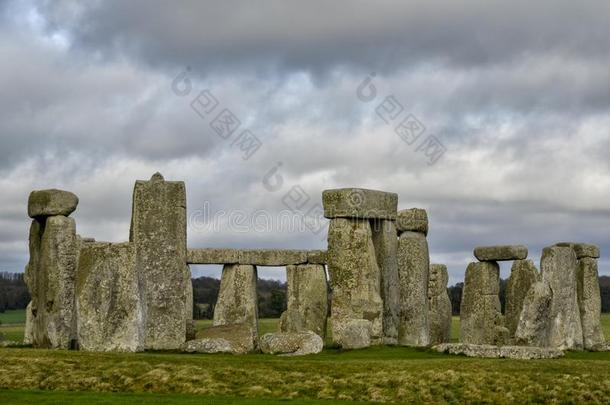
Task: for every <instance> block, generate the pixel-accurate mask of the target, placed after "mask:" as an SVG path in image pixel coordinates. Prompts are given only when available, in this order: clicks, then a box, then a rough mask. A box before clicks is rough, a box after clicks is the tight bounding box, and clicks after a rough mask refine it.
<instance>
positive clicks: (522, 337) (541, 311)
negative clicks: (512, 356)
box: [514, 281, 553, 347]
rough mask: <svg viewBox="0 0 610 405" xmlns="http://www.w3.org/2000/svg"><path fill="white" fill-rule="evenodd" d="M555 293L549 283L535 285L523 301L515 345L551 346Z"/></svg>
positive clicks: (540, 282)
mask: <svg viewBox="0 0 610 405" xmlns="http://www.w3.org/2000/svg"><path fill="white" fill-rule="evenodd" d="M552 300H553V292H552V291H551V287H550V286H549V283H548V282H547V281H538V282H536V283H534V284H533V285H532V286H531V287H530V289H529V291H528V292H527V294H526V295H525V299H524V300H523V309H522V310H521V315H520V316H519V322H518V324H517V330H516V331H515V339H514V340H515V343H516V344H518V345H523V346H538V347H548V346H549V329H550V322H551V301H552Z"/></svg>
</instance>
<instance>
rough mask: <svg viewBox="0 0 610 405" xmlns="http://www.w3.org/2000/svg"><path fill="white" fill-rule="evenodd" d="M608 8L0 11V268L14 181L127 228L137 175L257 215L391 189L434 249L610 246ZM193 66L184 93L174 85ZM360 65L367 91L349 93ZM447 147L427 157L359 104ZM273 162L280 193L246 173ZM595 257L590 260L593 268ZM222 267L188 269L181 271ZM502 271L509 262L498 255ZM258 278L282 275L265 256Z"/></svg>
mask: <svg viewBox="0 0 610 405" xmlns="http://www.w3.org/2000/svg"><path fill="white" fill-rule="evenodd" d="M609 9H610V5H609V4H608V3H607V2H601V1H599V2H594V1H585V2H578V3H576V2H568V1H559V2H557V1H555V2H550V1H543V2H535V3H531V2H522V1H517V2H510V3H490V2H483V1H468V2H460V3H456V2H442V3H438V2H389V1H381V2H375V3H371V2H364V1H338V2H332V3H328V2H318V1H313V2H292V1H269V2H264V3H260V2H237V1H223V2H199V1H192V2H189V1H187V2H181V3H180V6H176V4H173V3H169V2H162V1H146V2H144V1H130V2H120V1H94V2H73V1H53V2H51V1H48V2H36V3H34V2H27V1H26V2H16V1H6V2H2V3H0V34H1V35H0V55H1V57H2V60H3V63H2V64H0V88H2V96H1V97H0V107H1V108H0V173H1V176H0V187H1V188H2V190H3V192H2V193H0V269H1V270H8V271H22V269H23V266H24V265H25V262H26V259H27V242H26V239H27V231H28V219H27V217H26V215H25V211H26V207H25V204H26V201H27V195H28V193H29V191H30V190H32V189H40V188H48V187H58V188H66V189H69V190H71V191H73V192H75V193H76V194H78V195H79V197H80V200H81V204H80V207H79V209H78V211H77V213H76V214H75V216H76V219H77V221H78V222H77V223H78V227H79V233H81V234H83V235H86V236H94V237H96V238H98V239H101V240H111V241H121V240H125V239H127V238H128V231H129V217H130V206H131V191H132V187H133V182H134V181H135V180H136V179H147V178H149V177H150V175H151V174H152V173H154V172H156V171H161V172H162V173H163V174H164V176H165V177H166V178H167V179H179V180H185V181H186V183H187V191H188V204H189V215H190V216H191V217H192V216H194V215H196V214H197V212H198V210H200V209H201V208H202V207H203V206H204V205H206V204H207V206H208V207H210V209H211V210H212V211H213V212H216V213H217V212H218V211H222V210H225V211H231V210H241V211H243V212H244V213H245V215H246V216H247V217H250V218H251V217H252V216H254V215H256V214H257V213H259V212H261V210H264V212H266V213H267V214H268V215H269V217H271V218H275V217H277V216H278V215H279V214H280V213H281V211H282V210H284V209H285V208H286V207H285V206H284V204H283V203H282V197H283V196H284V195H285V194H286V193H287V192H288V191H289V190H290V189H291V188H292V187H294V186H300V187H301V188H302V189H303V190H304V191H306V192H307V193H308V194H309V195H310V197H311V202H310V205H313V204H316V203H319V202H320V199H321V192H322V190H324V189H326V188H332V187H345V186H358V187H368V188H375V189H382V190H389V191H394V192H397V193H398V194H399V197H400V207H401V208H408V207H412V206H419V207H422V208H426V209H427V210H428V211H429V215H430V219H431V231H430V246H431V254H432V260H433V261H436V262H445V263H447V264H448V267H449V271H450V274H451V282H457V281H461V279H462V277H463V273H464V269H465V267H466V264H467V263H468V261H469V260H471V259H472V248H473V247H474V246H475V245H481V244H495V243H525V244H528V245H529V247H530V252H531V254H530V256H531V257H533V258H536V257H537V256H538V255H539V252H540V250H541V249H542V247H543V246H545V245H548V244H550V243H553V242H556V241H559V240H567V239H575V240H580V241H586V242H591V243H596V244H599V245H600V246H601V248H602V255H605V254H606V252H610V235H609V233H608V232H607V230H608V229H610V209H609V208H608V205H607V201H608V200H609V199H610V191H609V190H610V175H609V171H610V167H609V166H610V163H609V162H608V159H607V156H608V153H610V134H609V131H608V128H610V115H609V114H608V111H610V108H609V107H610V69H608V66H609V65H610V60H609V58H610V56H608V55H610V25H608V24H607V16H608V15H609V14H610V13H609V11H610V10H609ZM187 66H188V67H189V68H190V70H189V71H188V78H189V80H191V84H192V91H191V93H190V94H189V95H187V96H183V97H180V96H177V95H175V94H174V93H173V92H172V82H173V81H174V78H175V77H176V76H177V75H178V74H180V73H181V72H183V71H184V70H185V68H186V67H187ZM371 72H375V78H374V81H373V84H374V85H375V88H376V90H377V97H376V98H375V100H374V101H372V102H369V103H365V102H362V101H361V100H359V99H358V97H357V96H356V90H357V88H358V86H359V85H360V84H361V83H362V81H363V80H364V79H365V78H366V77H367V75H369V74H370V73H371ZM203 89H209V90H210V91H211V92H212V93H213V94H214V96H215V97H216V98H217V99H218V100H219V102H220V103H221V105H222V106H223V107H226V108H229V109H230V110H231V111H232V112H233V113H234V114H235V115H236V116H237V117H239V119H240V121H241V122H242V124H243V127H244V128H248V129H250V130H251V131H252V133H253V134H255V135H256V136H257V137H258V138H259V139H260V140H261V141H262V143H263V145H262V147H261V148H260V150H258V151H257V152H256V154H254V155H253V156H252V157H251V158H250V159H248V160H243V159H242V154H241V153H240V151H239V150H238V149H236V148H235V147H232V146H231V143H230V142H228V141H225V140H223V139H221V138H220V137H218V136H217V135H216V134H215V133H214V131H213V130H212V129H211V128H210V122H209V120H206V119H203V118H202V117H200V116H198V115H197V114H196V113H195V112H194V111H193V109H192V108H191V106H190V102H191V101H192V99H193V98H194V97H195V96H196V95H197V94H198V92H199V91H201V90H203ZM390 95H392V96H394V97H395V99H396V100H397V101H398V102H400V104H401V105H402V108H403V110H404V111H403V115H401V117H402V116H404V115H407V114H413V115H414V116H416V117H417V119H419V120H420V121H421V122H422V123H423V124H424V125H425V127H426V134H434V135H435V136H437V138H438V139H440V140H441V141H442V143H443V145H444V146H445V147H446V152H445V154H444V155H443V156H442V158H441V159H440V160H439V161H438V162H437V163H436V164H434V165H432V166H430V165H428V164H427V162H426V159H425V157H424V156H423V155H422V154H421V153H420V152H417V151H416V147H415V146H414V145H408V144H407V143H405V142H404V141H403V140H402V139H401V138H400V137H399V136H398V135H397V134H396V132H395V131H394V127H395V123H393V124H392V125H389V124H386V123H385V122H384V121H383V119H381V118H380V117H379V116H378V115H377V114H376V107H378V105H379V104H380V103H381V102H382V101H383V99H384V98H385V97H386V96H390ZM278 163H280V164H281V165H280V166H279V167H280V171H279V173H280V174H281V176H282V179H283V183H282V185H281V187H280V188H279V189H278V190H276V191H269V190H268V189H266V188H265V187H264V186H263V183H262V179H263V177H264V176H265V174H266V173H268V172H269V170H270V169H271V168H272V167H274V166H276V165H278ZM189 244H190V245H191V246H193V247H203V246H210V247H220V246H233V247H271V246H275V247H285V248H323V247H324V246H325V242H324V240H323V238H322V239H321V238H320V237H319V236H316V235H313V234H312V233H311V232H309V231H308V230H307V229H304V230H300V231H294V230H293V229H283V228H280V229H277V228H273V229H271V230H269V231H259V232H241V231H238V230H236V229H234V228H233V227H231V226H229V225H228V224H227V223H223V224H222V225H221V226H220V227H218V228H216V229H211V228H210V227H209V226H198V225H196V224H193V223H191V225H190V227H189ZM609 264H610V263H609V262H608V261H607V260H604V259H603V260H602V262H601V268H600V271H601V273H602V274H610V268H609V267H608V265H609ZM206 271H207V272H208V273H209V272H210V271H211V272H212V273H217V272H218V269H211V270H210V269H208V270H203V269H199V268H198V269H195V270H194V272H195V273H196V274H208V273H206ZM503 271H506V269H504V270H503ZM263 275H264V276H268V277H283V276H282V274H281V271H278V270H277V269H270V270H268V271H267V272H265V273H263Z"/></svg>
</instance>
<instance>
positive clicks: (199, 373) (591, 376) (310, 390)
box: [0, 314, 610, 405]
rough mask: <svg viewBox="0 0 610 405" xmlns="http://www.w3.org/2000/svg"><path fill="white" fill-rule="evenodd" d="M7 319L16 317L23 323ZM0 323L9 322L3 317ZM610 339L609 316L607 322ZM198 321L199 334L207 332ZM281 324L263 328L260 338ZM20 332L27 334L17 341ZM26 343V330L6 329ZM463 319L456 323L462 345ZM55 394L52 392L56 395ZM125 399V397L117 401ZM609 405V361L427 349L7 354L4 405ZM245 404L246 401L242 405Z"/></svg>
mask: <svg viewBox="0 0 610 405" xmlns="http://www.w3.org/2000/svg"><path fill="white" fill-rule="evenodd" d="M2 316H5V317H6V316H8V317H13V319H15V317H17V318H18V315H17V314H5V315H2ZM0 319H2V320H3V322H5V321H4V319H5V318H1V317H0ZM602 320H603V324H604V328H605V332H606V336H607V338H608V339H609V340H610V314H605V315H604V316H603V318H602ZM209 325H210V322H209V321H199V322H198V327H199V328H203V327H206V326H209ZM276 327H277V320H261V324H260V330H261V333H266V332H268V331H271V330H275V328H276ZM15 328H17V329H18V328H21V332H18V331H17V330H16V329H15ZM5 329H8V330H11V331H12V330H13V329H15V330H14V331H12V332H10V333H21V335H22V334H23V332H22V329H23V326H22V325H12V326H9V325H5V326H2V327H1V328H0V330H3V331H4V330H5ZM458 331H459V319H457V318H456V319H454V322H453V337H454V339H455V338H457V332H458ZM51 391H52V392H51ZM117 392H121V393H120V394H118V393H117ZM289 398H298V399H299V401H295V402H294V403H296V404H328V403H333V402H336V401H339V400H341V401H343V400H345V401H379V402H409V403H423V402H434V403H462V402H479V403H480V402H487V403H541V402H557V403H585V402H587V403H589V402H590V403H608V402H609V398H610V353H568V354H567V356H566V357H565V358H562V359H555V360H535V361H516V360H501V359H470V358H466V357H461V356H449V355H442V354H438V353H434V352H431V351H428V350H423V349H421V350H420V349H411V348H400V347H372V348H369V349H365V350H354V351H341V350H337V349H327V350H325V351H324V352H323V353H321V354H318V355H314V356H305V357H300V358H291V357H277V356H269V355H262V354H253V355H247V356H231V355H200V354H192V355H187V354H180V353H167V352H164V353H160V352H147V353H137V354H117V353H107V354H99V353H85V352H67V351H53V350H36V349H31V348H6V349H0V404H12V403H16V404H17V403H32V402H36V403H40V404H66V403H67V404H71V403H95V404H107V403H116V402H119V403H126V404H132V403H133V404H136V403H144V402H146V403H153V404H154V403H164V404H165V403H169V404H174V403H181V404H189V403H198V404H208V403H209V404H219V405H222V404H232V403H235V401H236V399H239V400H240V403H244V404H258V403H264V404H276V403H278V404H279V403H280V402H281V401H280V400H282V399H284V400H285V399H289ZM241 399H247V401H246V402H241Z"/></svg>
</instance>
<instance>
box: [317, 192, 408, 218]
mask: <svg viewBox="0 0 610 405" xmlns="http://www.w3.org/2000/svg"><path fill="white" fill-rule="evenodd" d="M322 203H323V205H324V216H325V217H326V218H329V219H333V218H355V219H396V211H397V209H398V208H397V207H398V194H395V193H386V192H384V191H377V190H367V189H361V188H341V189H334V190H326V191H324V192H323V193H322Z"/></svg>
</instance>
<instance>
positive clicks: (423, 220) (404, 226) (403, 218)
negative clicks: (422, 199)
mask: <svg viewBox="0 0 610 405" xmlns="http://www.w3.org/2000/svg"><path fill="white" fill-rule="evenodd" d="M396 229H397V230H398V232H404V231H411V232H420V233H423V234H424V235H426V236H427V235H428V214H427V213H426V210H424V209H421V208H409V209H406V210H401V211H398V215H397V217H396Z"/></svg>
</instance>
